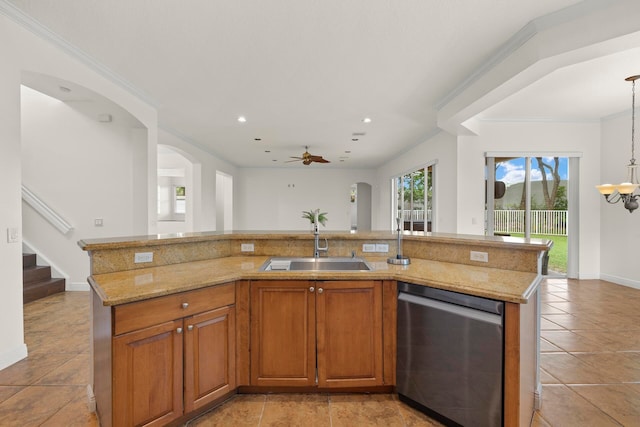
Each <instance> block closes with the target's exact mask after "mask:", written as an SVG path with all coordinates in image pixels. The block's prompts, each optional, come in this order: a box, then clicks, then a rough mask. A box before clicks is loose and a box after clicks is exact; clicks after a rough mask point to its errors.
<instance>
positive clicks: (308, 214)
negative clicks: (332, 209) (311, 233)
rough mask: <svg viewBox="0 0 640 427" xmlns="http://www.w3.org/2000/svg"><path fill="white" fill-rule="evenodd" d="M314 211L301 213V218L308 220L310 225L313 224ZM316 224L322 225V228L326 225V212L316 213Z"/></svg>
mask: <svg viewBox="0 0 640 427" xmlns="http://www.w3.org/2000/svg"><path fill="white" fill-rule="evenodd" d="M316 210H317V211H320V209H316ZM316 210H310V211H302V218H306V219H308V220H309V222H311V225H313V223H314V221H315V213H316ZM318 222H319V223H320V224H322V225H323V226H324V225H326V222H327V213H326V212H320V213H318Z"/></svg>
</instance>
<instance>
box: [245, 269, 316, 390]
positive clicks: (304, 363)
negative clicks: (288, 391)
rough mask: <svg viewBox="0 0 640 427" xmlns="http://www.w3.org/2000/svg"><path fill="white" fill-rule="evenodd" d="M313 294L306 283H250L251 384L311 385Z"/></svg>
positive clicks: (313, 368)
mask: <svg viewBox="0 0 640 427" xmlns="http://www.w3.org/2000/svg"><path fill="white" fill-rule="evenodd" d="M315 295H316V294H315V290H314V288H313V284H312V283H311V282H308V281H276V280H273V281H271V280H269V281H266V280H265V281H254V282H252V283H251V384H252V385H257V386H258V385H264V386H313V385H315V383H316V358H315V339H316V337H315V323H316V319H315V299H316V298H315Z"/></svg>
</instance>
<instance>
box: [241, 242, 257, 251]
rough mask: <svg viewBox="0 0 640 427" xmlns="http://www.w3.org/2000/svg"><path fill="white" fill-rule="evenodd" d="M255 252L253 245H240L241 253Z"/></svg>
mask: <svg viewBox="0 0 640 427" xmlns="http://www.w3.org/2000/svg"><path fill="white" fill-rule="evenodd" d="M253 251H254V247H253V243H241V244H240V252H253Z"/></svg>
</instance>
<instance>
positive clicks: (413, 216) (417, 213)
mask: <svg viewBox="0 0 640 427" xmlns="http://www.w3.org/2000/svg"><path fill="white" fill-rule="evenodd" d="M424 212H425V211H423V210H410V209H405V210H403V211H402V218H403V219H404V220H405V221H413V222H416V221H424ZM427 221H431V209H429V210H427Z"/></svg>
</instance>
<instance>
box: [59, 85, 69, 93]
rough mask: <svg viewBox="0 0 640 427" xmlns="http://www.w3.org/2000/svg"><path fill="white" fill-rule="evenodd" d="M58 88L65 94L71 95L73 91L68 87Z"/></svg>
mask: <svg viewBox="0 0 640 427" xmlns="http://www.w3.org/2000/svg"><path fill="white" fill-rule="evenodd" d="M58 87H59V88H60V91H61V92H65V93H69V92H71V89H69V88H68V87H66V86H58Z"/></svg>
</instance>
